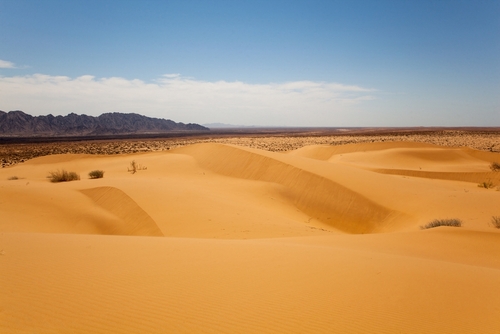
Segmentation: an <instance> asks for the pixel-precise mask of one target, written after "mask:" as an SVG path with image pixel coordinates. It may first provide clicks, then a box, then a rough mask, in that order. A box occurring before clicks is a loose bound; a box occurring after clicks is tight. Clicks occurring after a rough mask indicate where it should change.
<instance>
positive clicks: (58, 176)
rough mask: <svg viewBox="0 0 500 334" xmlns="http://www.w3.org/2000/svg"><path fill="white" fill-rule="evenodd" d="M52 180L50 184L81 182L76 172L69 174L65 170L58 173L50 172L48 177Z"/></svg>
mask: <svg viewBox="0 0 500 334" xmlns="http://www.w3.org/2000/svg"><path fill="white" fill-rule="evenodd" d="M47 177H48V178H49V179H50V182H68V181H75V180H80V175H78V174H76V173H75V172H67V171H65V170H64V169H63V170H61V171H59V170H58V171H56V172H50V173H49V176H47Z"/></svg>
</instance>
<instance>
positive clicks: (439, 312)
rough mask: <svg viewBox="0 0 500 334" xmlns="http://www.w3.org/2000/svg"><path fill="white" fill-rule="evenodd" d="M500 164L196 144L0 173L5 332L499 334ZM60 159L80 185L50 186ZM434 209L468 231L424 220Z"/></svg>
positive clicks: (370, 151) (359, 149) (441, 156)
mask: <svg viewBox="0 0 500 334" xmlns="http://www.w3.org/2000/svg"><path fill="white" fill-rule="evenodd" d="M132 160H135V161H137V162H138V163H140V164H141V165H142V166H145V167H147V169H145V170H139V171H138V172H137V173H135V174H131V173H129V172H128V171H127V168H128V167H129V164H130V162H131V161H132ZM492 161H499V162H500V154H498V153H491V152H482V151H475V150H472V149H468V148H449V147H448V148H445V147H439V146H434V145H430V144H422V143H411V142H405V143H370V144H367V143H364V144H351V145H344V146H320V145H318V146H307V147H304V148H301V149H298V150H295V151H290V152H286V153H277V152H268V151H262V150H258V149H252V148H244V147H239V146H233V145H223V144H217V143H203V144H196V145H191V146H185V147H181V148H177V149H175V150H171V151H168V152H156V153H141V154H129V155H113V156H95V155H52V156H46V157H40V158H36V159H32V160H29V161H28V162H26V163H24V164H19V165H16V166H14V167H9V168H3V169H1V170H0V212H1V218H0V289H1V291H2V293H1V294H0V332H1V333H33V332H36V333H90V332H91V333H110V332H113V333H177V332H184V333H499V332H500V317H499V316H498V314H500V284H499V282H500V256H499V254H500V229H495V228H493V227H492V225H491V224H489V223H490V221H491V217H492V216H500V191H497V190H496V188H493V189H484V188H480V187H478V186H477V184H478V183H480V182H483V181H491V182H492V183H494V184H496V185H497V186H498V185H500V172H496V173H495V172H492V171H491V170H490V169H489V164H490V163H491V162H492ZM58 169H66V170H68V171H75V172H77V173H79V174H80V175H81V177H82V179H81V180H80V181H74V182H67V183H57V184H54V183H50V182H49V181H48V180H47V178H46V176H47V175H48V173H49V172H50V171H55V170H58ZM94 169H102V170H104V171H105V174H104V178H103V179H97V180H90V179H88V178H87V174H88V172H90V171H91V170H94ZM13 176H17V177H18V178H19V179H17V180H8V179H9V178H10V177H13ZM436 218H459V219H461V220H462V221H463V224H464V225H463V226H462V227H460V228H457V227H438V228H434V229H428V230H421V229H420V226H421V225H424V224H426V223H427V222H429V221H431V220H433V219H436Z"/></svg>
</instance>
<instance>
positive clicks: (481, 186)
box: [477, 181, 495, 189]
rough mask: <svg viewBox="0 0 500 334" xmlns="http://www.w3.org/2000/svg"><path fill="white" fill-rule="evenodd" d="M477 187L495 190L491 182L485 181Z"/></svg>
mask: <svg viewBox="0 0 500 334" xmlns="http://www.w3.org/2000/svg"><path fill="white" fill-rule="evenodd" d="M477 186H478V187H479V188H484V189H490V188H493V187H494V186H495V185H494V184H493V182H491V181H484V182H481V183H479V184H478V185H477Z"/></svg>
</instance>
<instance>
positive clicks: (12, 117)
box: [0, 110, 209, 137]
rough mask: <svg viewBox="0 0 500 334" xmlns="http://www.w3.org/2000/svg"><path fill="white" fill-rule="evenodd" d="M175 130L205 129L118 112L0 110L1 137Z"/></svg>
mask: <svg viewBox="0 0 500 334" xmlns="http://www.w3.org/2000/svg"><path fill="white" fill-rule="evenodd" d="M178 131H209V129H208V128H206V127H204V126H201V125H199V124H193V123H189V124H184V123H176V122H174V121H171V120H169V119H161V118H151V117H146V116H142V115H139V114H125V113H118V112H113V113H105V114H102V115H100V116H98V117H94V116H88V115H77V114H75V113H71V114H69V115H66V116H53V115H51V114H49V115H46V116H31V115H29V114H26V113H24V112H22V111H20V110H15V111H9V112H4V111H1V110H0V136H4V137H11V136H15V137H34V136H47V137H50V136H93V135H117V134H155V133H166V132H178Z"/></svg>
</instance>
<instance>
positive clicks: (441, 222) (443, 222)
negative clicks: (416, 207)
mask: <svg viewBox="0 0 500 334" xmlns="http://www.w3.org/2000/svg"><path fill="white" fill-rule="evenodd" d="M439 226H453V227H460V226H462V221H461V220H460V219H456V218H453V219H434V220H433V221H431V222H430V223H427V224H425V225H423V226H420V228H421V229H422V230H426V229H428V228H433V227H439Z"/></svg>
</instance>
